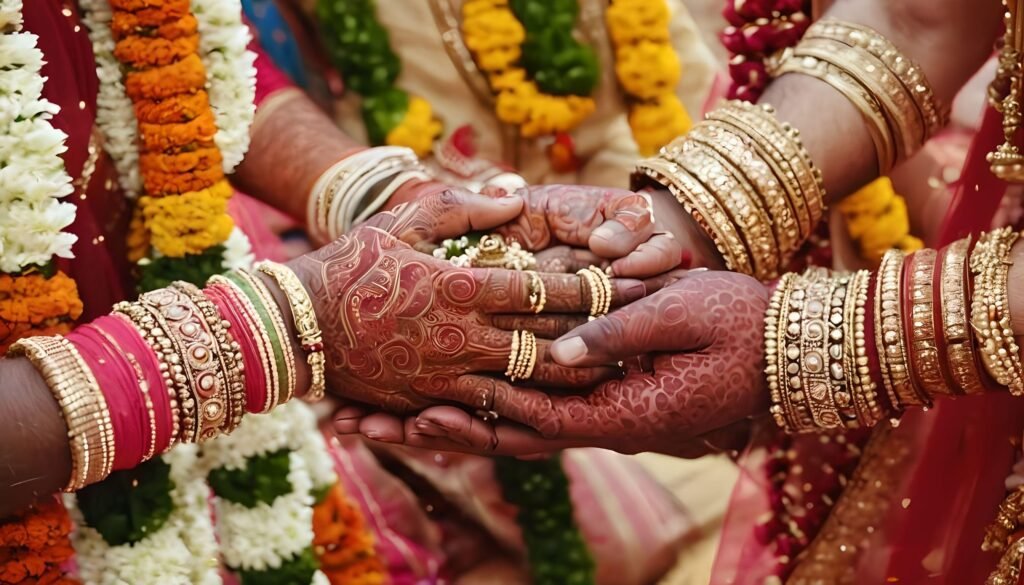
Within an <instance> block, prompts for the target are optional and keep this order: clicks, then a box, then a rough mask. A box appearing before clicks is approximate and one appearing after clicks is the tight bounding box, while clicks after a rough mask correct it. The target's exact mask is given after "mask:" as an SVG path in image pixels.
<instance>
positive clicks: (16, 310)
mask: <svg viewBox="0 0 1024 585" xmlns="http://www.w3.org/2000/svg"><path fill="white" fill-rule="evenodd" d="M81 314H82V301H81V299H79V298H78V287H77V286H76V285H75V281H74V280H72V279H71V278H70V277H68V275H66V274H64V273H63V272H58V273H57V274H55V275H53V276H52V277H50V278H46V277H45V276H43V275H41V274H27V275H22V276H11V275H10V274H0V320H3V321H8V322H12V323H29V324H32V325H38V324H40V323H43V322H44V321H46V320H48V319H55V318H69V319H72V320H74V319H77V318H78V317H79V316H80V315H81Z"/></svg>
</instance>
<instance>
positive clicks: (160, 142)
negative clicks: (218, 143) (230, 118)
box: [139, 112, 217, 152]
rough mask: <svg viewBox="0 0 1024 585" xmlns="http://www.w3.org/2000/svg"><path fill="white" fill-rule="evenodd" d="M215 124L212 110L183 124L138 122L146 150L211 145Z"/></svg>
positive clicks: (168, 149) (166, 149)
mask: <svg viewBox="0 0 1024 585" xmlns="http://www.w3.org/2000/svg"><path fill="white" fill-rule="evenodd" d="M216 133H217V124H216V122H214V120H213V113H212V112H205V113H203V114H202V115H200V116H199V117H198V118H196V119H195V120H192V121H191V122H186V123H184V124H139V135H140V136H141V137H142V147H143V150H144V151H146V152H169V151H171V150H174V149H179V148H183V147H186V146H191V145H195V146H200V147H202V146H212V145H213V136H214V135H215V134H216Z"/></svg>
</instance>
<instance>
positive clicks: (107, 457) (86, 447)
mask: <svg viewBox="0 0 1024 585" xmlns="http://www.w3.org/2000/svg"><path fill="white" fill-rule="evenodd" d="M9 355H11V356H17V355H24V356H25V357H26V358H28V360H29V361H30V362H31V363H32V365H33V366H34V367H35V368H36V370H37V371H38V372H39V373H40V375H41V376H42V377H43V380H44V381H45V382H46V385H47V386H48V387H49V388H50V392H51V393H52V394H53V397H54V399H55V400H56V401H57V404H58V405H59V406H60V409H61V414H63V416H64V422H65V423H66V424H67V428H68V440H69V446H70V449H71V476H70V478H69V479H68V483H67V484H66V485H65V487H64V490H65V491H67V492H72V491H75V490H78V489H81V488H83V487H85V486H86V485H89V484H92V483H96V482H99V481H101V480H103V479H104V478H105V477H107V476H108V475H110V472H111V470H112V469H113V466H114V457H115V454H116V447H117V445H116V443H115V441H114V428H113V425H112V423H111V420H110V411H109V409H108V407H107V401H106V398H105V397H104V396H103V392H102V391H101V390H100V387H99V384H98V383H97V382H96V378H95V376H93V374H92V372H91V371H90V370H89V368H88V366H87V365H86V363H85V360H83V359H82V356H81V355H80V354H79V353H78V350H77V349H76V348H75V346H74V345H73V344H72V343H71V342H70V341H68V340H67V339H65V338H64V337H61V336H56V337H28V338H25V339H20V340H18V341H17V342H15V343H14V344H13V345H12V346H11V347H10V349H9Z"/></svg>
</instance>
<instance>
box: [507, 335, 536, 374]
mask: <svg viewBox="0 0 1024 585" xmlns="http://www.w3.org/2000/svg"><path fill="white" fill-rule="evenodd" d="M516 334H519V335H520V337H519V346H518V353H517V355H516V356H515V357H516V359H515V364H514V366H513V364H512V363H511V358H510V363H509V365H510V367H511V374H508V377H509V380H510V381H512V382H515V381H516V380H529V379H530V376H532V375H533V369H534V367H535V366H536V365H537V336H536V335H534V334H533V332H532V331H517V332H515V333H513V341H514V340H515V339H516V338H515V335H516Z"/></svg>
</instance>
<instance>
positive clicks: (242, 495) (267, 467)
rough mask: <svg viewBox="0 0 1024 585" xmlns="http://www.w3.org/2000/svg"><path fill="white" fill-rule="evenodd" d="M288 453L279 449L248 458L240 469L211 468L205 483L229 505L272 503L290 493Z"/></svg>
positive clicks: (249, 505)
mask: <svg viewBox="0 0 1024 585" xmlns="http://www.w3.org/2000/svg"><path fill="white" fill-rule="evenodd" d="M289 453H291V451H290V450H288V449H279V450H277V451H273V452H270V453H265V454H263V455H257V456H255V457H251V458H249V459H248V460H247V461H246V465H245V467H243V468H241V469H226V468H223V467H221V468H218V469H214V470H213V471H211V472H210V476H209V478H208V480H207V481H209V483H210V487H211V488H213V493H215V494H217V495H218V496H219V497H221V498H224V499H225V500H227V501H229V502H234V503H236V504H241V505H242V506H245V507H247V508H253V507H255V506H256V505H257V504H259V503H260V502H263V503H265V504H268V505H270V504H273V503H274V500H276V499H277V498H278V497H279V496H284V495H287V494H290V493H291V492H292V484H291V482H290V481H288V470H289V468H290V465H291V462H290V460H289Z"/></svg>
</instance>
